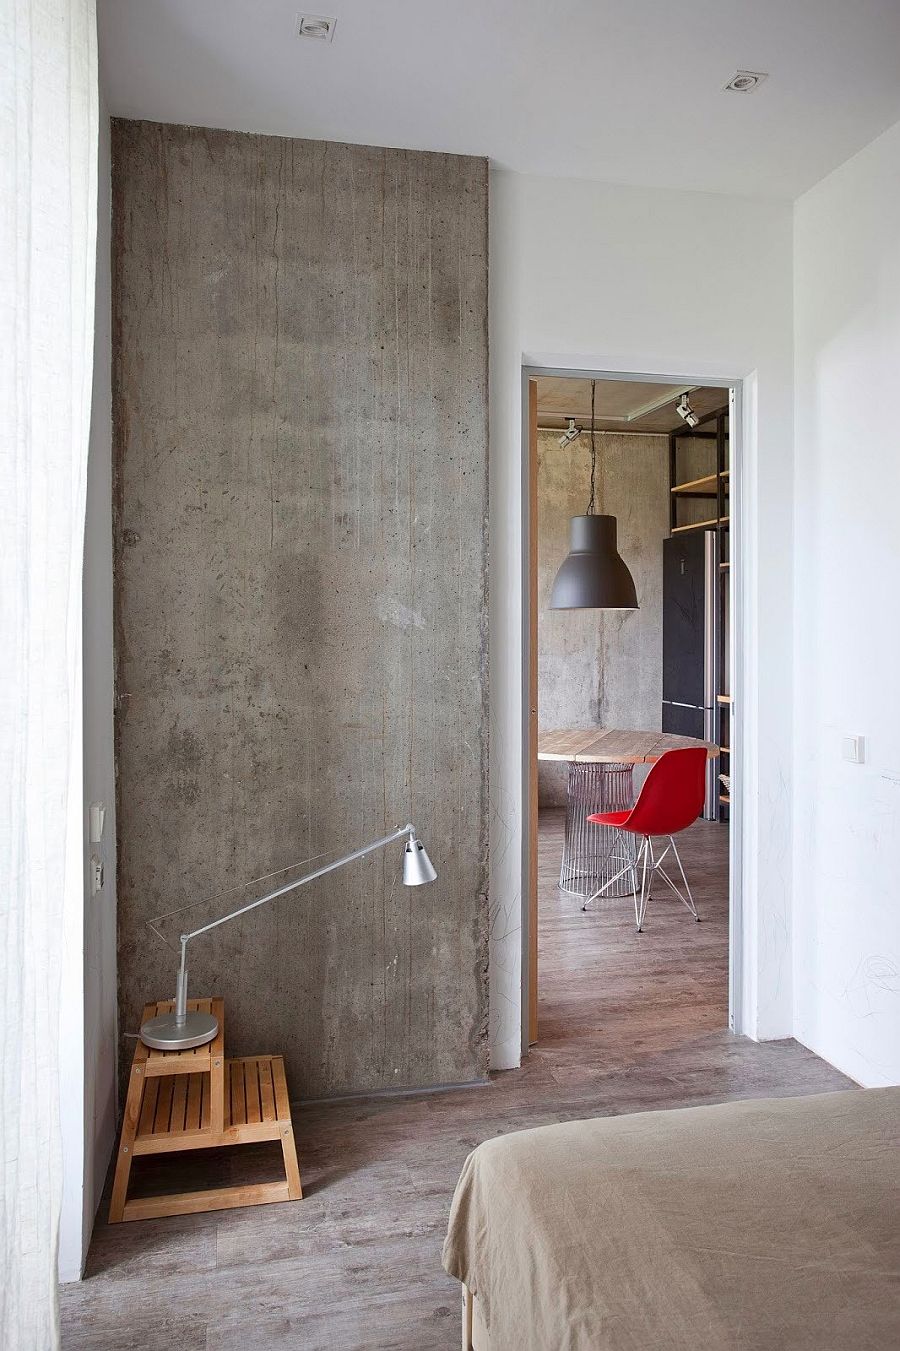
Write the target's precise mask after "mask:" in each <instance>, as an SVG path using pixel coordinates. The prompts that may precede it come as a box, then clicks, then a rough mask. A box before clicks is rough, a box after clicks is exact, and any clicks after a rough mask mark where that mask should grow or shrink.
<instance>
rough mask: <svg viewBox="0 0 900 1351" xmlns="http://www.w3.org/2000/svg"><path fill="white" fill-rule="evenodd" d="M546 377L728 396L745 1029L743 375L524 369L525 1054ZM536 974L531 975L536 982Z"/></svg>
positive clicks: (733, 819)
mask: <svg viewBox="0 0 900 1351" xmlns="http://www.w3.org/2000/svg"><path fill="white" fill-rule="evenodd" d="M547 376H557V377H564V378H566V379H573V380H578V379H581V380H631V381H634V383H635V384H642V383H643V384H677V385H681V384H683V385H703V386H705V387H706V388H712V389H725V390H728V391H729V397H728V404H729V423H728V428H729V431H728V440H729V447H728V449H729V468H730V475H729V509H728V515H729V543H728V548H729V558H730V561H731V567H730V568H729V570H728V588H729V597H728V600H729V614H730V617H731V623H730V628H729V635H728V662H729V673H730V685H731V700H732V702H731V724H730V732H729V745H730V748H731V757H730V762H729V768H730V767H731V765H735V764H737V765H740V766H742V770H741V772H740V773H739V774H732V775H731V793H730V797H731V804H730V811H729V827H728V838H729V861H728V1027H729V1028H730V1029H731V1031H732V1032H738V1033H740V1032H743V1031H744V1030H745V1029H744V1021H743V1009H742V1000H741V992H742V990H743V988H744V945H743V925H742V918H743V906H742V900H743V898H742V894H741V892H742V877H743V866H742V862H743V853H744V833H745V828H746V816H745V813H744V804H743V794H742V791H741V783H742V780H743V779H744V769H743V766H744V765H745V759H744V735H743V731H744V721H745V710H744V698H743V676H744V672H743V663H742V661H741V660H740V658H741V646H742V644H741V639H742V636H743V633H744V624H745V611H744V600H743V584H742V583H743V571H744V570H743V550H744V528H745V517H744V494H743V489H742V483H743V475H744V440H745V433H746V429H745V426H744V397H743V394H744V381H743V378H742V377H740V376H735V377H734V378H725V377H722V376H719V377H712V376H694V375H685V374H683V373H682V372H673V371H665V372H655V373H654V372H650V371H642V372H639V371H627V370H602V371H601V370H584V369H583V368H581V367H566V366H536V365H531V364H528V363H523V365H522V447H523V454H522V558H521V563H522V802H523V807H524V820H525V829H524V830H523V831H522V883H523V885H522V959H521V968H522V1055H523V1056H524V1055H527V1053H528V1048H529V1046H531V1045H533V1044H534V1042H536V1041H537V1038H538V1021H537V1003H538V1000H537V993H538V992H537V962H538V944H537V823H538V802H537V764H538V762H537V733H538V719H537V693H538V685H537V681H538V667H537V657H538V652H537V622H538V610H537V506H538V503H537V387H536V384H535V382H536V381H537V380H538V379H541V378H543V377H547ZM532 972H533V973H534V977H532Z"/></svg>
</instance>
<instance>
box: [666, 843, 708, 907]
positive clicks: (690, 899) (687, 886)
mask: <svg viewBox="0 0 900 1351" xmlns="http://www.w3.org/2000/svg"><path fill="white" fill-rule="evenodd" d="M669 843H670V844H671V846H672V853H673V854H674V855H675V858H676V859H677V861H678V870H679V872H680V873H681V880H682V882H683V883H684V889H685V891H686V892H687V900H685V899H684V897H683V896H681V900H682V901H684V904H685V905H686V906H687V908H688V910H690V912H691V914H692V915H693V916H694V919H695V920H696V921H697V923H698V924H699V923H700V916H699V915H698V914H697V907H696V905H695V904H694V897H693V895H692V894H691V888H690V884H689V882H688V880H687V875H686V873H685V871H684V864H683V863H682V861H681V855H680V854H679V852H678V846H677V845H676V843H675V836H674V835H670V836H669ZM666 880H667V881H668V880H669V879H668V878H667V879H666ZM669 885H670V886H671V882H670V883H669ZM673 890H674V891H675V894H676V895H679V896H680V892H679V891H678V889H677V887H675V888H673Z"/></svg>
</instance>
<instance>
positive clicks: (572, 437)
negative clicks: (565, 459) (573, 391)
mask: <svg viewBox="0 0 900 1351" xmlns="http://www.w3.org/2000/svg"><path fill="white" fill-rule="evenodd" d="M580 435H581V428H580V427H579V426H578V424H577V423H576V421H575V419H574V418H573V417H570V418H569V425H568V427H567V428H566V430H565V431H564V432H563V434H562V436H561V437H560V438H559V448H560V450H565V448H566V446H570V445H571V444H572V442H573V441H577V440H578V438H579V436H580Z"/></svg>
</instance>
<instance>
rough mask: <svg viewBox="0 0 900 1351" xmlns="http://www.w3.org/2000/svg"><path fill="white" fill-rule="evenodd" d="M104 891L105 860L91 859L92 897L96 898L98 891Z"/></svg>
mask: <svg viewBox="0 0 900 1351" xmlns="http://www.w3.org/2000/svg"><path fill="white" fill-rule="evenodd" d="M102 890H103V860H102V859H100V858H92V859H91V895H92V896H96V895H97V892H98V891H102Z"/></svg>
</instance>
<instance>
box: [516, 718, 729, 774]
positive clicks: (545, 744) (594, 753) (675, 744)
mask: <svg viewBox="0 0 900 1351" xmlns="http://www.w3.org/2000/svg"><path fill="white" fill-rule="evenodd" d="M690 746H705V747H706V753H707V755H708V756H709V758H710V760H714V759H715V758H716V756H717V755H718V754H719V748H718V746H717V745H715V743H714V742H712V741H700V740H699V739H698V738H697V737H692V736H675V734H674V733H672V732H627V731H619V730H618V729H616V728H609V727H590V728H586V729H583V730H580V731H579V730H575V731H563V732H541V733H540V734H539V735H538V759H539V760H574V761H576V762H577V763H578V764H581V765H644V764H651V763H652V762H653V761H654V760H658V759H659V758H660V756H662V755H665V753H666V751H679V750H685V749H686V748H688V747H690Z"/></svg>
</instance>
